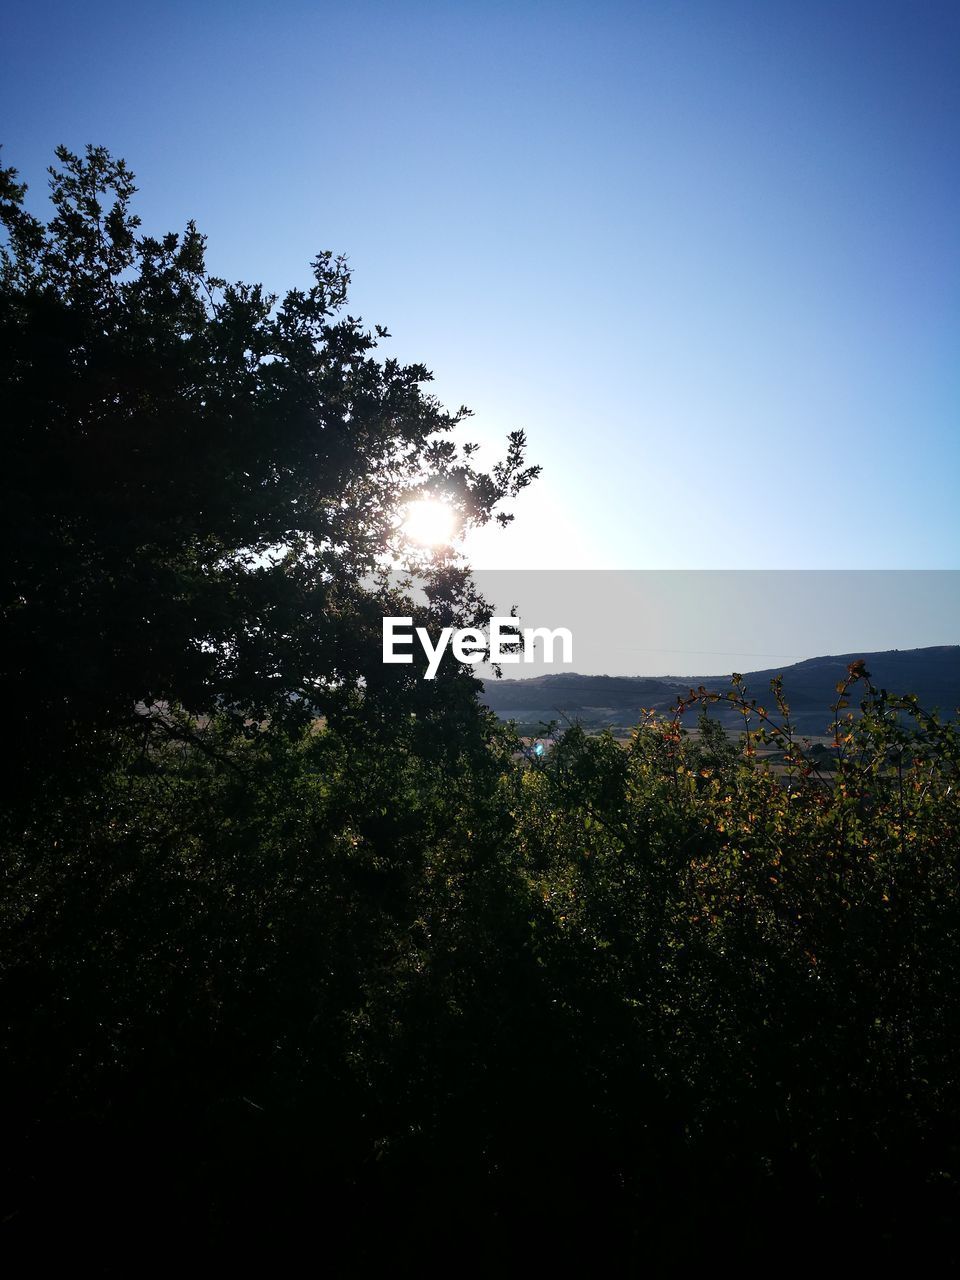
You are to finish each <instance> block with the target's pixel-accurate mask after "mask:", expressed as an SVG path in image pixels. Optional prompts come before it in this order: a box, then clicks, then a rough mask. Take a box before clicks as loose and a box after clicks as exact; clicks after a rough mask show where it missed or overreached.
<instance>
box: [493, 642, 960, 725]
mask: <svg viewBox="0 0 960 1280" xmlns="http://www.w3.org/2000/svg"><path fill="white" fill-rule="evenodd" d="M858 658H862V659H863V660H864V662H865V663H866V665H867V670H868V671H869V672H870V675H871V677H872V679H873V682H874V684H876V685H877V686H879V687H880V688H884V689H888V690H889V691H890V692H891V693H913V694H916V696H917V697H918V698H919V700H920V705H921V706H922V707H924V708H925V709H926V710H930V711H932V710H934V709H938V710H939V711H940V712H941V713H942V714H943V715H945V716H952V715H954V714H956V711H957V708H958V707H960V645H937V646H934V647H932V648H927V649H889V650H887V651H885V652H882V653H843V654H837V655H830V656H826V657H822V658H807V659H806V660H805V661H803V662H797V663H794V664H793V665H792V666H785V667H772V668H770V669H768V670H766V671H751V672H745V673H744V678H745V680H746V684H747V688H748V691H749V692H750V694H751V696H752V697H755V698H756V699H757V700H758V701H759V702H761V703H764V704H765V705H766V704H767V703H768V702H769V693H770V681H771V680H772V679H773V677H774V676H777V675H782V676H783V685H784V692H785V694H786V697H787V701H788V702H789V704H790V709H791V714H792V717H793V719H794V722H795V724H796V725H797V728H798V729H799V730H800V731H801V732H803V733H809V734H818V733H824V732H825V731H826V729H827V725H828V722H829V720H830V704H831V703H832V702H834V701H835V699H836V692H835V691H836V685H837V681H838V680H841V679H842V678H843V676H844V674H845V672H846V669H847V666H848V664H849V663H851V662H854V661H855V660H856V659H858ZM701 684H702V685H705V686H706V687H707V688H708V689H716V690H718V691H720V692H725V691H726V690H727V689H729V688H730V677H729V675H721V676H717V675H714V676H664V677H662V678H655V677H651V676H582V675H577V674H575V673H574V672H558V673H557V674H551V675H545V676H536V677H534V678H532V679H529V680H487V681H486V682H485V684H484V701H485V703H486V705H487V706H488V707H490V709H491V710H492V711H494V712H495V713H496V714H497V715H498V716H500V717H501V719H504V720H518V721H521V722H523V723H532V722H539V721H549V720H555V719H563V718H567V719H571V720H580V721H581V722H582V723H584V724H587V725H590V726H591V727H599V726H602V725H633V724H636V723H637V721H638V720H639V718H640V712H641V709H643V708H652V709H655V710H657V711H663V712H666V711H669V710H671V709H672V707H673V706H674V704H675V703H676V700H677V695H678V694H685V693H687V692H688V690H690V689H691V688H697V687H698V686H699V685H701ZM711 714H712V715H715V716H716V717H717V718H718V719H720V720H721V721H723V722H724V723H729V724H730V725H731V726H733V725H736V726H738V727H739V725H740V723H741V719H740V717H739V716H737V715H736V714H731V713H730V712H729V711H728V710H727V709H726V708H724V707H722V706H717V707H714V708H712V709H711Z"/></svg>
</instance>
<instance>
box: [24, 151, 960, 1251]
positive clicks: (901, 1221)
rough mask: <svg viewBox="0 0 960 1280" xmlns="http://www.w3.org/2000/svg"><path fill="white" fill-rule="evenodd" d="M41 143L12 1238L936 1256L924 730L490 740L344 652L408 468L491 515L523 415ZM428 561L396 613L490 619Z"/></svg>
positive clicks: (947, 969)
mask: <svg viewBox="0 0 960 1280" xmlns="http://www.w3.org/2000/svg"><path fill="white" fill-rule="evenodd" d="M60 159H61V165H62V169H61V171H59V176H57V175H55V178H54V194H55V197H56V218H55V220H54V221H53V222H52V223H50V224H49V225H47V226H43V225H41V224H40V223H38V222H36V220H32V219H31V218H30V217H29V216H28V215H26V214H25V213H24V212H23V208H22V201H23V191H22V188H20V187H19V186H17V184H16V183H15V182H14V179H13V175H12V174H10V173H9V172H7V173H6V174H5V176H4V183H5V185H4V202H3V206H2V208H3V216H4V218H5V222H6V225H7V227H8V248H7V254H6V257H5V258H4V259H3V263H2V270H0V331H2V334H3V336H4V343H3V344H0V351H2V352H3V355H2V357H0V360H2V377H3V396H4V401H5V408H6V409H7V410H8V413H9V417H10V421H11V422H12V424H13V430H12V435H11V439H12V442H13V443H12V445H11V455H10V463H11V465H10V466H9V468H8V469H7V470H6V471H5V472H4V473H3V482H2V483H3V485H4V486H5V490H4V494H3V498H4V503H3V510H4V512H7V513H9V512H11V511H14V512H16V513H18V514H17V515H16V517H12V516H10V517H8V520H7V524H6V525H5V531H4V536H5V539H6V545H7V549H8V552H9V554H8V555H7V557H6V559H5V569H4V573H5V577H4V596H3V600H2V610H3V619H4V623H5V631H4V648H3V653H2V655H0V656H2V659H3V664H4V666H3V669H4V672H5V674H6V676H7V678H8V684H9V688H10V706H9V713H8V734H9V736H10V737H11V740H12V741H14V742H15V744H16V747H17V751H16V756H15V759H14V760H13V761H12V762H11V763H9V764H8V766H7V767H6V771H5V773H4V775H3V777H4V801H5V803H4V807H3V812H2V821H0V842H2V849H3V867H4V893H3V900H2V906H0V995H2V1008H3V1011H4V1013H3V1020H2V1063H3V1066H2V1071H3V1077H2V1086H3V1087H2V1090H0V1097H2V1104H0V1106H2V1114H0V1118H2V1124H3V1131H4V1147H3V1182H2V1187H0V1193H2V1205H0V1221H2V1227H0V1231H2V1238H3V1242H4V1246H5V1252H6V1254H7V1256H9V1257H13V1256H15V1254H16V1253H17V1252H18V1251H22V1252H23V1253H24V1254H26V1255H27V1256H28V1258H29V1261H30V1266H31V1268H35V1267H36V1266H37V1264H38V1263H40V1262H42V1261H45V1260H47V1259H48V1258H49V1257H50V1256H52V1255H55V1254H57V1253H59V1254H60V1255H61V1259H62V1257H63V1255H66V1256H67V1258H68V1260H69V1263H70V1265H71V1267H75V1266H76V1265H77V1263H78V1261H83V1262H85V1263H89V1264H91V1265H92V1266H93V1267H94V1268H95V1269H96V1270H98V1271H101V1272H103V1273H107V1274H110V1273H113V1272H116V1273H119V1274H130V1273H131V1272H132V1273H136V1274H139V1273H143V1272H144V1271H149V1270H151V1269H152V1268H154V1267H157V1266H159V1265H160V1264H161V1262H166V1263H167V1264H168V1265H173V1264H176V1265H177V1266H181V1267H182V1266H183V1265H184V1263H185V1260H189V1261H188V1262H187V1266H188V1268H189V1266H190V1265H191V1264H193V1265H196V1264H203V1263H204V1262H211V1261H214V1262H216V1263H217V1264H220V1265H223V1264H224V1263H225V1262H228V1263H229V1262H232V1263H234V1264H236V1263H238V1262H239V1263H242V1264H243V1265H244V1266H247V1267H249V1266H251V1265H258V1266H261V1267H263V1268H264V1269H266V1268H271V1269H276V1268H278V1267H280V1268H282V1269H285V1268H287V1267H289V1266H291V1265H292V1261H291V1259H292V1257H293V1251H294V1250H296V1249H298V1248H299V1249H305V1250H307V1251H308V1256H309V1257H310V1258H311V1259H313V1262H314V1265H315V1267H316V1269H317V1270H318V1271H320V1272H322V1273H327V1274H333V1275H337V1274H343V1275H357V1274H368V1273H373V1272H376V1273H377V1274H411V1275H423V1274H430V1273H434V1272H437V1273H440V1272H442V1273H443V1274H447V1275H449V1274H451V1273H454V1274H458V1273H460V1272H461V1271H467V1270H469V1269H471V1267H479V1266H483V1267H486V1268H489V1269H490V1270H492V1271H496V1272H497V1273H498V1274H499V1273H511V1272H520V1271H524V1272H527V1273H531V1274H540V1273H541V1272H543V1271H544V1270H547V1269H552V1268H553V1267H557V1266H559V1265H561V1264H565V1265H567V1266H571V1265H577V1266H580V1267H582V1268H584V1269H586V1270H594V1271H600V1272H604V1271H607V1270H611V1271H612V1272H613V1273H614V1274H623V1273H626V1274H632V1273H648V1272H653V1273H657V1272H658V1271H661V1272H669V1273H673V1272H675V1271H677V1270H678V1269H682V1268H684V1267H687V1266H692V1265H694V1264H696V1265H700V1266H705V1265H715V1263H716V1259H717V1257H718V1256H719V1255H720V1254H721V1253H723V1254H726V1255H727V1256H728V1257H729V1258H731V1259H736V1260H737V1261H738V1262H739V1263H741V1264H750V1263H751V1262H752V1263H755V1264H756V1263H760V1262H762V1263H763V1265H764V1266H765V1267H767V1266H769V1259H770V1257H771V1254H774V1256H779V1255H780V1254H782V1253H784V1252H786V1251H789V1255H790V1257H791V1259H794V1260H797V1259H802V1256H803V1255H804V1253H808V1254H809V1258H808V1260H809V1261H811V1262H812V1261H818V1262H820V1261H822V1258H823V1256H824V1252H825V1251H826V1250H827V1249H829V1250H830V1254H829V1256H830V1257H831V1259H833V1260H836V1261H837V1262H846V1263H847V1264H848V1265H850V1266H866V1265H870V1264H871V1262H875V1261H877V1260H878V1259H883V1260H884V1261H885V1262H886V1263H888V1264H889V1263H891V1262H894V1263H896V1262H900V1263H901V1264H906V1263H907V1262H909V1263H910V1265H911V1266H913V1267H916V1266H917V1265H918V1260H919V1259H920V1258H921V1257H922V1255H923V1253H924V1251H925V1250H926V1249H929V1250H931V1251H933V1250H935V1249H939V1250H940V1251H941V1257H948V1256H949V1257H953V1258H954V1259H956V1255H957V1248H956V1244H955V1221H956V1214H957V1211H958V1208H960V1205H958V1187H960V1181H958V1180H960V1147H958V1142H960V1132H958V1120H960V1094H958V1081H957V1073H956V1052H957V1047H958V1046H957V1032H958V1028H960V1010H958V1007H957V1006H958V999H960V997H958V992H960V919H958V884H960V877H958V873H960V866H958V847H957V835H958V825H960V802H958V786H957V784H958V781H960V779H958V772H960V744H958V736H957V729H956V727H955V725H953V724H952V723H949V722H943V721H941V720H940V719H938V718H937V717H934V716H930V715H927V714H926V713H925V711H924V710H923V709H922V708H921V707H920V706H919V705H917V703H916V702H915V701H913V700H911V699H909V698H898V697H892V696H888V695H886V694H885V693H884V692H883V691H882V690H881V689H879V688H877V687H876V684H875V683H873V682H871V680H870V678H869V676H868V674H867V671H866V669H865V668H864V667H863V665H862V664H859V665H858V664H854V665H853V666H852V668H851V669H850V670H849V671H843V672H841V676H842V677H843V679H842V680H841V685H842V688H841V690H840V691H839V692H834V693H832V694H831V700H832V701H833V703H834V707H835V710H834V711H833V712H832V713H831V712H830V711H829V709H828V708H826V707H825V708H824V719H825V720H827V719H832V721H833V725H834V740H835V754H836V757H837V759H836V761H835V762H834V763H835V768H834V769H833V770H832V771H830V772H829V773H824V772H822V771H819V770H818V768H817V761H816V758H814V757H811V756H810V754H809V753H808V752H806V751H805V750H804V748H803V745H802V743H801V742H799V741H798V734H797V732H796V731H795V727H794V726H792V725H791V723H790V712H789V708H788V706H787V700H786V699H785V698H784V695H783V691H782V690H781V689H780V688H778V687H774V688H773V689H771V690H770V691H769V697H768V699H767V701H768V704H769V705H768V706H767V707H766V711H768V712H769V716H766V715H761V713H760V711H759V709H758V708H757V707H756V706H753V705H751V701H750V697H749V695H745V694H744V692H743V690H742V689H741V688H737V687H732V688H730V689H729V690H720V691H718V694H717V698H718V699H721V700H722V701H718V700H714V699H713V698H712V695H711V694H710V693H709V692H706V691H705V692H704V693H702V694H700V695H698V696H697V698H696V699H695V700H694V702H693V703H691V708H690V709H691V714H694V715H695V714H696V712H697V711H698V710H702V709H703V707H704V706H705V705H708V706H709V707H710V709H711V710H712V711H713V712H716V711H717V709H718V707H720V706H723V707H724V708H726V709H727V710H728V711H729V713H730V714H731V715H735V716H738V717H740V718H741V719H743V720H744V723H745V725H746V728H747V732H746V734H745V736H744V738H743V740H742V741H741V742H739V743H737V742H731V741H730V739H729V737H728V735H726V734H725V733H723V732H722V731H721V730H720V729H719V728H718V727H717V725H716V722H715V720H705V721H704V722H703V724H702V726H701V732H700V733H699V734H698V735H696V736H693V735H689V734H687V733H685V732H684V728H683V724H682V722H681V721H680V720H679V719H675V718H669V717H668V718H664V717H656V716H654V717H651V718H650V719H648V720H646V721H644V722H643V723H641V724H640V725H639V727H638V728H637V730H636V732H635V733H634V734H633V736H632V738H631V740H630V743H629V745H628V748H627V749H626V750H625V749H624V748H623V746H622V745H621V744H619V743H618V742H616V741H615V740H614V739H613V738H612V737H611V736H610V735H608V734H602V733H601V734H596V735H593V736H589V735H587V734H586V733H584V732H583V731H582V730H580V729H578V728H574V729H571V730H570V731H569V732H568V733H566V734H565V735H564V736H563V737H562V738H561V739H560V740H559V742H558V743H557V745H556V747H555V749H554V750H553V751H551V752H550V753H548V754H547V755H546V756H545V757H544V758H543V760H539V761H538V760H530V759H528V758H527V757H526V756H525V754H524V752H523V750H522V748H521V743H520V741H519V740H518V739H517V737H516V735H515V734H514V732H513V731H512V729H511V728H510V727H509V726H507V725H504V724H503V723H501V722H500V721H499V720H498V719H497V718H496V717H495V716H494V715H493V714H492V713H491V712H490V711H488V710H486V709H485V708H484V707H483V705H482V701H481V698H480V696H479V695H480V693H481V688H480V686H479V683H478V682H477V681H475V680H474V679H473V678H472V676H471V675H470V674H469V672H468V671H467V670H466V669H465V668H463V667H460V666H459V665H458V664H456V663H452V664H449V663H448V664H444V665H443V666H442V667H441V670H440V673H439V676H438V679H437V680H435V681H425V680H422V679H420V678H418V677H419V675H420V674H421V673H422V672H421V670H418V668H417V667H416V666H412V667H406V666H393V667H384V666H383V665H382V664H381V663H380V661H379V657H380V630H379V620H380V617H381V616H382V614H383V613H384V612H389V613H396V612H398V609H397V605H398V603H399V602H398V600H397V599H396V598H395V597H394V596H392V595H390V594H389V589H388V587H387V586H386V585H385V583H384V584H381V586H380V587H379V588H378V590H377V591H374V592H370V591H364V590H361V587H360V583H361V581H362V579H364V578H365V577H366V576H367V575H369V573H370V572H371V571H372V570H375V569H376V564H377V557H378V555H379V554H381V553H383V552H384V550H385V549H386V548H387V547H388V546H389V545H390V540H391V538H392V536H393V528H394V526H393V524H392V522H391V506H392V504H394V503H396V502H397V501H399V500H400V499H401V498H402V496H403V495H404V494H405V493H409V492H411V491H413V492H418V493H419V492H423V491H424V490H426V491H431V490H432V488H433V487H434V486H437V485H442V486H444V491H445V492H448V493H450V494H451V495H452V496H451V501H453V502H454V503H455V504H456V506H457V510H458V512H459V513H460V515H461V517H462V519H463V520H464V521H468V520H474V521H482V520H485V519H488V518H492V517H495V513H496V512H497V509H498V504H500V503H501V501H502V500H503V499H505V498H509V497H510V496H511V495H513V494H516V493H517V492H518V491H519V490H520V489H521V488H522V487H523V485H524V484H525V483H526V482H527V480H529V479H530V478H531V472H530V470H529V469H528V468H526V467H525V465H524V462H523V441H522V437H520V436H519V435H517V436H514V437H513V438H512V439H511V441H510V442H509V445H508V451H507V455H506V457H505V459H504V461H503V462H502V463H501V464H499V465H498V466H497V467H495V468H493V470H492V471H491V472H490V473H484V472H480V471H478V470H476V469H475V467H474V465H473V462H472V461H471V456H472V455H471V454H470V453H469V452H468V453H467V455H466V457H464V456H463V454H462V453H460V452H457V451H456V450H454V449H453V448H452V447H451V448H447V447H446V445H447V444H448V443H449V442H448V441H447V439H446V437H445V436H444V435H443V434H442V433H443V431H444V430H445V429H446V428H447V427H449V426H451V425H452V422H453V420H452V419H450V418H447V417H446V416H444V415H443V414H442V413H441V411H440V410H439V408H438V407H437V406H436V405H435V404H434V403H433V402H432V401H431V400H430V399H429V397H427V396H426V395H425V394H424V392H423V390H422V386H421V383H422V382H423V380H424V379H425V377H426V372H425V370H423V369H422V368H420V367H419V366H418V367H416V368H414V369H401V368H399V367H397V366H396V365H395V364H391V363H390V362H389V361H387V362H385V363H383V364H380V363H378V362H377V360H376V359H375V357H374V355H373V354H372V346H373V339H372V338H370V336H369V335H365V333H364V331H363V330H362V329H360V327H359V323H358V322H357V321H354V320H351V319H350V318H349V317H347V318H346V319H343V318H338V317H339V313H340V311H341V309H342V307H343V305H344V301H345V288H346V274H345V269H344V268H343V267H342V265H341V266H337V265H335V264H334V263H333V262H332V261H331V260H329V259H326V258H322V259H320V260H319V263H318V266H317V284H316V288H315V289H314V290H311V291H309V292H307V293H305V294H304V293H296V292H294V293H293V294H291V295H288V297H287V299H286V300H285V301H284V303H282V304H281V305H280V306H279V307H277V306H276V304H275V302H273V301H270V302H268V301H267V300H266V299H265V298H264V297H263V296H262V295H260V294H259V293H258V292H257V290H256V289H254V288H250V287H247V286H239V285H238V286H232V287H227V286H224V285H223V284H222V282H217V281H213V280H210V279H209V278H208V277H207V276H206V274H205V268H204V267H203V265H202V254H201V250H202V242H201V241H200V239H199V238H198V236H197V234H196V233H195V231H193V230H191V231H190V232H188V235H187V237H186V238H183V239H180V238H177V237H165V238H163V239H162V240H150V239H147V238H139V237H138V236H137V235H136V227H135V224H134V223H133V222H132V221H131V215H129V212H128V209H127V203H128V201H129V199H130V197H131V195H132V183H131V182H130V179H129V175H128V174H127V173H126V171H125V170H123V169H121V168H119V167H117V166H116V165H115V164H114V162H113V161H111V160H110V158H109V157H108V156H106V154H105V153H102V152H99V151H93V152H91V153H90V154H88V156H87V157H86V158H77V157H72V156H70V155H69V153H63V154H61V157H60ZM110 201H112V203H110ZM171 363H172V369H173V373H169V369H170V366H171ZM437 432H440V433H441V434H440V437H439V439H440V443H439V444H438V443H437ZM71 477H74V479H73V480H72V481H71ZM184 484H186V485H188V486H189V488H188V490H187V491H186V492H181V490H180V486H181V485H184ZM221 486H222V493H221ZM501 514H505V513H501ZM278 540H280V541H282V542H283V546H282V548H281V549H278V548H277V542H278ZM427 567H428V568H429V569H431V570H432V578H431V583H430V590H429V602H428V605H427V606H426V607H424V608H423V609H422V610H420V611H419V613H418V615H417V617H418V621H420V622H421V623H422V624H423V625H429V626H432V627H435V626H440V625H469V623H470V620H471V619H474V618H479V617H482V612H483V602H482V601H480V600H479V599H478V598H477V596H476V593H475V592H474V591H473V589H472V587H471V584H470V580H469V576H468V575H467V574H466V573H465V572H463V571H460V570H455V569H454V568H453V567H452V566H451V565H450V563H449V562H446V561H445V560H443V558H442V557H441V558H440V559H438V560H437V561H436V562H435V563H434V564H433V565H432V566H427ZM403 612H411V610H410V609H409V607H408V608H407V609H405V610H403ZM758 692H759V691H758ZM728 694H729V696H727V695H728ZM764 697H767V693H766V691H764ZM314 707H317V708H319V710H320V711H321V712H322V715H321V717H320V718H319V719H315V718H314V717H313V714H312V708H314ZM854 711H856V712H857V715H856V717H854V714H853V713H854ZM759 744H768V745H770V746H771V747H774V748H776V750H777V751H778V753H779V755H780V757H781V764H780V765H779V766H778V771H777V772H776V773H774V772H773V771H772V770H770V769H769V768H768V767H767V766H766V765H765V764H764V763H763V761H762V760H761V759H760V756H759V752H758V745H759ZM774 1251H776V1253H774ZM168 1255H169V1256H168Z"/></svg>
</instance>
